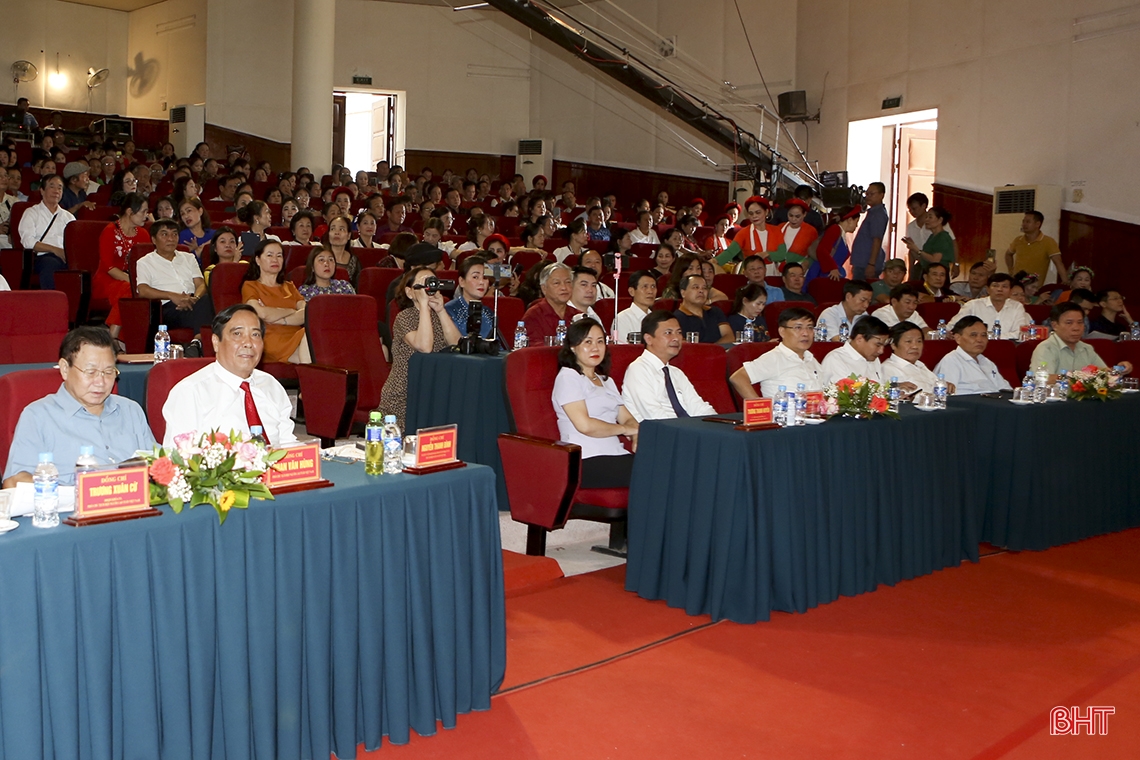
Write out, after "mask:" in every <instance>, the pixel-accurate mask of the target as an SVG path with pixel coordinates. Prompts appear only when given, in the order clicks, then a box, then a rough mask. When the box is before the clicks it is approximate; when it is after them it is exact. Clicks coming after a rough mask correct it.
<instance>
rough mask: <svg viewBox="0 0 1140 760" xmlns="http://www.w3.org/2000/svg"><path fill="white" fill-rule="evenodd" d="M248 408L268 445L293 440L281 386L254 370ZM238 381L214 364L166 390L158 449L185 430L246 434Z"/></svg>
mask: <svg viewBox="0 0 1140 760" xmlns="http://www.w3.org/2000/svg"><path fill="white" fill-rule="evenodd" d="M247 379H248V380H249V387H250V391H251V392H252V394H253V404H254V406H256V407H257V416H258V417H260V418H261V426H262V427H263V428H264V429H265V434H266V435H267V436H269V442H270V443H271V444H272V445H274V446H278V445H280V444H283V443H292V442H293V441H296V440H297V436H296V435H294V434H293V420H292V419H290V417H289V414H290V412H292V407H291V405H290V404H289V396H288V395H287V394H286V393H285V389H284V388H282V387H281V383H279V382H277V379H276V378H275V377H273V375H270V374H269V373H267V372H262V371H261V370H259V369H255V370H254V371H253V374H252V375H250V377H249V378H247ZM241 384H242V378H240V377H238V376H237V375H235V374H233V373H232V372H229V371H227V370H226V369H225V368H223V367H222V365H221V364H219V363H218V362H214V363H212V364H208V365H206V366H205V367H203V368H202V369H200V370H198V371H197V372H195V373H194V374H193V375H190V376H189V377H187V378H185V379H184V380H182V381H181V382H179V383H178V384H177V385H175V386H174V387H173V388H171V389H170V395H169V396H167V397H166V403H165V404H163V405H162V416H163V419H165V420H166V436H165V437H164V438H163V441H162V445H163V446H170V445H172V444H173V443H174V436H176V435H181V434H182V433H187V432H190V431H197V432H199V433H204V432H206V431H209V430H215V429H217V430H221V431H222V432H224V433H229V431H230V430H240V431H241V432H243V433H249V425H248V424H247V423H246V420H245V391H243V390H242V389H241Z"/></svg>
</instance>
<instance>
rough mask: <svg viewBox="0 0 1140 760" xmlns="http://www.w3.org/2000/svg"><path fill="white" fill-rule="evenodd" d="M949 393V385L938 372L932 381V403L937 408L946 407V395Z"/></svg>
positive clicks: (944, 377)
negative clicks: (936, 377)
mask: <svg viewBox="0 0 1140 760" xmlns="http://www.w3.org/2000/svg"><path fill="white" fill-rule="evenodd" d="M949 395H950V385H949V383H947V382H946V376H945V375H943V374H941V373H939V374H938V379H937V380H935V381H934V405H935V406H937V407H938V408H939V409H945V408H946V397H947V396H949Z"/></svg>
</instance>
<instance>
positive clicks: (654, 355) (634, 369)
mask: <svg viewBox="0 0 1140 760" xmlns="http://www.w3.org/2000/svg"><path fill="white" fill-rule="evenodd" d="M641 339H642V342H644V343H645V350H644V351H643V352H641V355H640V356H638V357H637V358H636V359H634V360H633V362H632V363H631V364H630V365H629V367H628V368H627V369H626V371H625V380H624V382H623V383H622V392H621V395H622V399H623V400H624V401H625V406H626V408H627V409H629V411H630V414H632V415H633V416H634V418H635V419H636V420H637V421H638V422H639V423H640V422H643V421H645V420H671V419H675V418H677V417H701V416H703V415H707V414H716V409H714V408H713V407H712V405H711V404H709V403H708V402H707V401H705V400H704V399H703V398H701V394H700V393H698V392H697V389H696V388H694V387H693V384H692V383H691V382H690V381H689V378H688V377H686V376H685V373H684V372H682V371H681V370H680V369H679V368H677V367H671V366H669V362H671V361H672V360H673V359H675V358H676V357H677V354H679V353H681V344H682V343H683V342H684V339H685V336H684V334H683V333H682V332H681V324H680V323H679V322H678V321H677V318H676V317H674V316H673V315H672V314H670V313H669V312H667V311H665V310H664V309H657V310H655V311H652V312H650V313H649V315H648V316H647V317H645V319H644V320H642V322H641Z"/></svg>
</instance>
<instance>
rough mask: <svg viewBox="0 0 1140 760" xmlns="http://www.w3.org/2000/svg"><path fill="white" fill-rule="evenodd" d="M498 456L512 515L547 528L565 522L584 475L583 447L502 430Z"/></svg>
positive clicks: (527, 522) (524, 521) (552, 527)
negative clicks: (501, 465)
mask: <svg viewBox="0 0 1140 760" xmlns="http://www.w3.org/2000/svg"><path fill="white" fill-rule="evenodd" d="M499 455H500V457H501V458H502V461H503V474H504V476H505V479H506V482H507V496H508V497H509V499H510V502H511V517H513V518H514V519H515V520H516V521H517V522H521V523H523V524H525V525H534V526H536V527H539V528H545V529H546V530H556V529H558V528H561V527H562V526H563V525H565V524H566V519H567V518H568V517H569V516H570V507H572V506H573V504H574V494H576V493H577V492H578V484H579V481H580V480H581V477H582V447H580V446H578V445H577V444H573V443H562V442H560V441H551V440H548V439H545V438H534V437H532V436H528V435H517V434H515V433H502V434H501V435H500V436H499ZM538 473H541V475H539V474H538Z"/></svg>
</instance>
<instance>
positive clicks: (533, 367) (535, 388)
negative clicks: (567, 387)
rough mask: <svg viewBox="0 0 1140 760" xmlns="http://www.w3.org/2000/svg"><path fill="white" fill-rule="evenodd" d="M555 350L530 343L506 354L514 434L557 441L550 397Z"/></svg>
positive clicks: (555, 359) (556, 367)
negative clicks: (529, 346)
mask: <svg viewBox="0 0 1140 760" xmlns="http://www.w3.org/2000/svg"><path fill="white" fill-rule="evenodd" d="M558 351H559V349H558V348H556V347H553V346H534V347H532V348H524V349H521V350H519V351H512V352H511V353H510V354H508V355H507V368H506V382H507V401H508V403H509V405H510V408H511V416H512V417H513V419H514V431H515V432H516V433H519V434H521V435H529V436H534V437H536V438H545V439H547V440H550V441H557V440H558V437H559V436H558V421H557V419H556V418H555V416H554V404H553V403H552V402H551V400H550V394H551V393H552V392H553V391H554V378H555V377H557V375H558Z"/></svg>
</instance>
